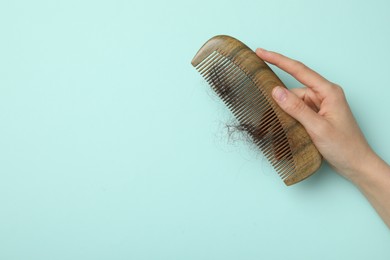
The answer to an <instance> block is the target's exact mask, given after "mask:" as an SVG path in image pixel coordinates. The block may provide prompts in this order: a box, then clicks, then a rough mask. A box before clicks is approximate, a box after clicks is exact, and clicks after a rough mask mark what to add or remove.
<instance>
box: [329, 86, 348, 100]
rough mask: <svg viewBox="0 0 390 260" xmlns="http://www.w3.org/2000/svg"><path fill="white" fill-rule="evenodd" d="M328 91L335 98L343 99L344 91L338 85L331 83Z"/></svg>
mask: <svg viewBox="0 0 390 260" xmlns="http://www.w3.org/2000/svg"><path fill="white" fill-rule="evenodd" d="M330 89H331V90H332V93H333V95H334V97H335V98H345V93H344V90H343V88H342V87H341V86H340V85H338V84H335V83H332V84H331V87H330Z"/></svg>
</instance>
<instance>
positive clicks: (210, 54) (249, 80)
mask: <svg viewBox="0 0 390 260" xmlns="http://www.w3.org/2000/svg"><path fill="white" fill-rule="evenodd" d="M191 63H192V65H193V66H194V67H195V68H196V69H197V70H198V71H199V73H200V74H201V75H202V76H203V77H204V79H205V80H206V81H207V82H208V83H209V85H210V86H211V87H212V88H213V90H214V91H215V92H216V93H217V94H218V96H219V97H220V98H221V99H222V100H223V102H224V103H225V104H226V106H227V107H228V108H229V109H230V111H231V112H232V113H233V115H234V116H235V117H236V118H237V120H238V122H239V123H240V127H241V129H243V130H244V131H246V132H247V133H248V134H249V136H250V137H251V138H252V140H253V142H254V143H255V144H256V145H257V146H258V147H259V148H260V150H261V151H262V152H263V154H264V155H265V157H266V158H267V159H268V160H269V162H270V163H271V164H272V166H273V167H274V169H275V170H276V172H277V173H278V174H279V176H280V177H281V178H282V179H283V181H284V183H285V184H286V185H292V184H295V183H297V182H299V181H301V180H303V179H305V178H307V177H309V176H310V175H312V174H313V173H314V172H315V171H316V170H317V169H318V168H319V167H320V165H321V161H322V157H321V155H320V153H319V152H318V150H317V149H316V147H315V146H314V144H313V142H312V141H311V139H310V137H309V135H308V134H307V132H306V130H305V129H304V128H303V126H302V125H301V124H300V123H299V122H297V121H296V120H295V119H293V118H292V117H291V116H289V115H288V114H286V113H285V112H284V111H282V110H281V109H280V107H279V106H278V105H277V104H276V103H275V102H274V101H273V99H272V96H271V92H272V89H273V88H274V87H275V86H283V87H285V86H284V84H283V83H282V82H281V80H280V79H279V78H278V77H277V76H276V74H275V73H274V72H273V71H272V70H271V69H270V67H269V66H268V65H267V64H266V63H265V62H264V61H263V60H261V59H260V58H259V57H258V56H257V55H256V54H255V53H254V52H253V51H252V50H250V49H249V48H248V47H247V46H246V45H245V44H243V43H242V42H240V41H238V40H236V39H234V38H233V37H230V36H226V35H219V36H215V37H213V38H211V39H210V40H209V41H207V42H206V43H205V44H204V45H203V46H202V48H201V49H200V50H199V51H198V53H197V54H196V55H195V57H194V59H193V60H192V62H191Z"/></svg>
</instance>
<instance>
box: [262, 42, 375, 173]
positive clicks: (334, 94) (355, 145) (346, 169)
mask: <svg viewBox="0 0 390 260" xmlns="http://www.w3.org/2000/svg"><path fill="white" fill-rule="evenodd" d="M256 54H257V55H258V56H259V57H260V58H261V59H263V60H264V61H266V62H268V63H271V64H273V65H275V66H277V67H279V68H280V69H282V70H284V71H286V72H287V73H289V74H291V75H292V76H293V77H294V78H296V79H297V80H298V81H299V82H301V83H302V84H303V85H304V87H302V88H293V89H290V90H287V89H285V88H283V87H276V88H275V89H274V90H273V93H272V94H273V97H274V99H275V100H276V102H277V103H278V104H279V106H280V107H281V108H282V109H283V110H284V111H285V112H287V113H288V114H290V115H291V116H292V117H294V118H295V119H297V120H298V121H299V122H300V123H301V124H302V125H303V126H304V127H305V129H306V131H307V132H308V134H309V135H310V137H311V138H312V140H313V142H314V144H315V146H316V147H317V149H318V150H319V151H320V153H321V154H322V155H323V156H324V158H325V159H326V160H327V161H328V162H329V164H330V165H331V166H332V167H333V168H334V169H335V170H336V171H337V172H339V173H340V174H342V175H343V176H345V177H346V178H348V179H350V180H354V178H355V177H358V176H357V175H359V174H360V172H361V171H362V170H363V169H364V165H365V164H367V161H368V160H374V159H375V157H376V155H375V153H374V152H373V151H372V149H371V148H370V146H369V145H368V143H367V141H366V139H365V138H364V136H363V134H362V132H361V130H360V128H359V126H358V125H357V123H356V121H355V119H354V117H353V115H352V112H351V110H350V108H349V106H348V103H347V100H346V98H345V95H344V92H343V90H342V88H341V87H340V86H338V85H336V84H334V83H332V82H330V81H328V80H327V79H325V78H324V77H322V76H321V75H319V74H318V73H316V72H315V71H313V70H311V69H310V68H308V67H306V66H305V65H304V64H302V63H301V62H299V61H296V60H292V59H290V58H287V57H285V56H283V55H281V54H279V53H275V52H270V51H266V50H264V49H257V50H256Z"/></svg>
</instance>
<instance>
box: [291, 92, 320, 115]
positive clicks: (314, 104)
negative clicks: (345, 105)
mask: <svg viewBox="0 0 390 260" xmlns="http://www.w3.org/2000/svg"><path fill="white" fill-rule="evenodd" d="M290 91H291V92H292V93H294V94H295V95H296V96H297V97H298V98H300V99H302V100H303V102H305V104H306V105H308V106H309V107H310V108H311V109H313V110H314V111H316V112H318V111H319V110H320V107H321V100H320V99H319V98H318V96H317V95H316V94H315V93H314V92H313V91H312V90H311V89H309V88H291V89H290Z"/></svg>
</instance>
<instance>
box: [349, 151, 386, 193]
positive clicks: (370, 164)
mask: <svg viewBox="0 0 390 260" xmlns="http://www.w3.org/2000/svg"><path fill="white" fill-rule="evenodd" d="M350 176H351V177H350V178H349V179H350V181H351V182H353V183H354V184H355V185H356V186H358V187H359V188H365V187H373V186H375V185H377V184H380V182H381V181H382V180H383V179H387V178H390V168H389V165H388V164H387V163H386V162H385V161H383V160H382V159H381V158H380V157H379V156H378V155H377V154H376V153H375V152H373V151H371V153H369V155H367V156H366V158H365V160H364V162H361V165H360V166H359V167H358V168H357V169H356V170H354V172H353V173H352V174H350Z"/></svg>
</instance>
